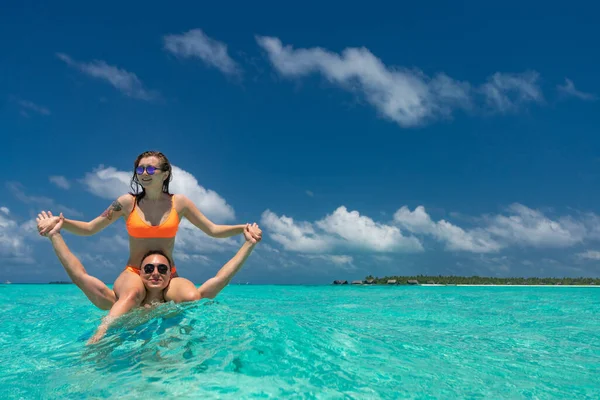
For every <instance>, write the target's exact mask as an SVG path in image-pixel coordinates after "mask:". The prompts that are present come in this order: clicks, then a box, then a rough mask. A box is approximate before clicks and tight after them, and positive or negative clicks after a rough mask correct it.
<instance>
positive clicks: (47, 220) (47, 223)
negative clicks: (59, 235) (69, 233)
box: [36, 211, 64, 236]
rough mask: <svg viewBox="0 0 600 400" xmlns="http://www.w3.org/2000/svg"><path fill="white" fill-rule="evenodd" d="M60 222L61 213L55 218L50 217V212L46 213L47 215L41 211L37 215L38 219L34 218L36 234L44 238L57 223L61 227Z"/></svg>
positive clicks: (61, 218)
mask: <svg viewBox="0 0 600 400" xmlns="http://www.w3.org/2000/svg"><path fill="white" fill-rule="evenodd" d="M62 220H64V217H63V216H62V213H61V214H60V217H55V216H53V215H52V212H51V211H48V212H47V213H46V211H42V212H41V213H40V214H38V217H37V218H36V221H37V225H38V232H39V233H40V235H42V236H46V235H48V233H49V232H50V231H52V230H53V229H54V228H55V227H56V225H57V224H58V223H59V222H60V224H61V226H62ZM58 229H59V230H60V228H58ZM55 233H56V232H55Z"/></svg>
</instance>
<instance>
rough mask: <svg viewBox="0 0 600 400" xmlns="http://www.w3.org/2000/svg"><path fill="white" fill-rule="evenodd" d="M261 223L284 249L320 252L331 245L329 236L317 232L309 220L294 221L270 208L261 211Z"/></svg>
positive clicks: (326, 249)
mask: <svg viewBox="0 0 600 400" xmlns="http://www.w3.org/2000/svg"><path fill="white" fill-rule="evenodd" d="M261 224H262V225H263V226H264V228H266V229H268V230H269V237H270V238H271V239H273V240H274V241H276V242H277V243H279V244H281V245H282V246H283V247H284V248H285V249H286V250H292V251H298V252H307V253H322V252H326V251H329V250H330V249H331V248H332V247H333V241H332V239H331V238H330V237H328V236H325V235H323V234H318V233H317V232H316V231H315V229H314V227H313V225H312V224H311V223H309V222H294V219H293V218H290V217H287V216H285V215H282V216H281V217H279V216H277V215H276V214H275V213H274V212H272V211H271V210H266V211H264V212H263V214H262V217H261Z"/></svg>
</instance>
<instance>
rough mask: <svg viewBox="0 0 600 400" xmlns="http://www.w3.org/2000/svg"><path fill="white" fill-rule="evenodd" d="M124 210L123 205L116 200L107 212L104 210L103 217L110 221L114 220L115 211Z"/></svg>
mask: <svg viewBox="0 0 600 400" xmlns="http://www.w3.org/2000/svg"><path fill="white" fill-rule="evenodd" d="M122 209H123V206H122V205H121V203H119V201H118V200H115V201H113V203H112V204H111V205H110V206H109V207H108V208H107V209H106V210H104V212H103V213H102V216H103V217H106V218H108V219H112V216H113V213H114V212H115V211H121V210H122Z"/></svg>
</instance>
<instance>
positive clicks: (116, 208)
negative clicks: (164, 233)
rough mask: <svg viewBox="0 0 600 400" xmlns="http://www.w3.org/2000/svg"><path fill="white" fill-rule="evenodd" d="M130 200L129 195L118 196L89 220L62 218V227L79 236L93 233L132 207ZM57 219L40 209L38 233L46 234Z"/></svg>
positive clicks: (131, 199) (131, 200)
mask: <svg viewBox="0 0 600 400" xmlns="http://www.w3.org/2000/svg"><path fill="white" fill-rule="evenodd" d="M132 202H133V197H132V196H131V195H129V194H126V195H123V196H120V197H119V198H118V199H116V200H115V201H113V202H112V204H111V205H110V206H108V208H107V209H106V210H104V212H103V213H102V214H101V215H100V216H98V217H96V218H94V219H93V220H91V221H89V222H85V221H77V220H74V219H68V218H64V219H63V229H64V230H66V231H69V232H71V233H74V234H75V235H79V236H91V235H94V234H96V233H98V232H100V231H101V230H102V229H104V228H106V227H107V226H109V225H110V224H112V223H113V222H115V221H116V220H117V219H119V217H121V216H123V215H125V212H126V211H125V210H129V209H130V208H131V207H132V205H133V204H132ZM58 219H59V217H56V216H53V215H52V212H50V211H48V212H46V211H42V212H41V213H40V214H38V231H39V233H40V235H42V236H46V235H47V234H48V232H50V231H51V230H52V229H53V228H54V227H55V226H56V224H57V223H58Z"/></svg>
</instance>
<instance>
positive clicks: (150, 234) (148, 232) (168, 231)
mask: <svg viewBox="0 0 600 400" xmlns="http://www.w3.org/2000/svg"><path fill="white" fill-rule="evenodd" d="M136 202H137V199H134V201H133V210H131V213H129V217H127V221H125V226H126V227H127V232H128V233H129V235H130V236H133V237H136V238H146V239H149V238H174V237H175V235H176V234H177V229H178V228H179V215H178V214H177V210H175V204H174V203H173V195H171V211H170V212H169V216H168V217H167V220H166V221H165V222H163V223H162V224H160V225H150V224H148V223H146V222H145V221H144V220H142V218H141V217H140V215H139V214H138V212H137V210H136V208H135V203H136Z"/></svg>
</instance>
